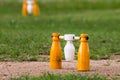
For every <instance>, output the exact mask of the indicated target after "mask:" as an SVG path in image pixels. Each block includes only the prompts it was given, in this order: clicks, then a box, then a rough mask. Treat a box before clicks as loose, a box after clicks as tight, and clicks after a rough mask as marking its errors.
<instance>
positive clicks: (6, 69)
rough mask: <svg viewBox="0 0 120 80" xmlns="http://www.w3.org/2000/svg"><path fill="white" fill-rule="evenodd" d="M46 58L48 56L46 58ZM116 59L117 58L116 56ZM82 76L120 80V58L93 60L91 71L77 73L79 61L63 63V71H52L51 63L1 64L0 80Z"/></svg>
mask: <svg viewBox="0 0 120 80" xmlns="http://www.w3.org/2000/svg"><path fill="white" fill-rule="evenodd" d="M45 57H46V56H45ZM115 57H116V56H115ZM47 72H49V73H60V74H67V73H73V74H77V73H79V74H82V75H84V74H85V75H86V74H87V75H90V76H91V75H93V74H98V75H100V76H105V77H108V78H109V79H112V78H116V79H120V56H119V57H118V56H117V58H113V59H112V60H91V61H90V71H87V72H79V71H77V61H76V60H75V61H72V62H66V61H63V62H62V69H50V68H49V62H0V80H7V79H9V78H11V77H12V78H14V77H19V76H22V75H29V76H40V75H42V74H44V73H47Z"/></svg>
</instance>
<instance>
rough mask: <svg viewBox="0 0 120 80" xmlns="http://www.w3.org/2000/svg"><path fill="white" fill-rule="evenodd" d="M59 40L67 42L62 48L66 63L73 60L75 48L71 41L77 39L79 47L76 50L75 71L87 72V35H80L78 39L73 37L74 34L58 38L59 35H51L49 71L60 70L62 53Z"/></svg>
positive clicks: (88, 57) (88, 56) (88, 62)
mask: <svg viewBox="0 0 120 80" xmlns="http://www.w3.org/2000/svg"><path fill="white" fill-rule="evenodd" d="M60 39H64V40H66V41H67V43H66V45H65V47H64V53H65V59H66V61H72V60H74V53H75V47H74V45H73V42H72V41H73V40H75V39H79V40H80V42H81V43H80V45H79V49H78V64H77V70H79V71H88V70H89V69H90V66H89V65H90V55H89V46H88V35H87V34H81V35H80V37H75V35H74V34H66V35H64V36H60V34H59V33H53V34H52V46H51V50H50V68H51V69H61V68H62V51H61V46H60Z"/></svg>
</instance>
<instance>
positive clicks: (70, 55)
mask: <svg viewBox="0 0 120 80" xmlns="http://www.w3.org/2000/svg"><path fill="white" fill-rule="evenodd" d="M74 38H75V35H74V34H65V35H64V39H65V40H66V41H67V43H66V45H65V47H64V55H65V60H66V61H73V60H74V55H75V47H74V45H73V40H74Z"/></svg>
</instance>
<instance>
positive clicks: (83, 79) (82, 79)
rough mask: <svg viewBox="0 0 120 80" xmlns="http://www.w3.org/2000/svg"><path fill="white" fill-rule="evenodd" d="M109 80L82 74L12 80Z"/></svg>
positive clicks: (46, 75)
mask: <svg viewBox="0 0 120 80" xmlns="http://www.w3.org/2000/svg"><path fill="white" fill-rule="evenodd" d="M74 79H75V80H107V78H105V77H100V76H98V75H94V76H92V77H88V76H81V75H80V74H77V75H74V74H69V75H59V74H57V75H54V74H50V73H48V74H44V75H42V76H40V77H29V76H22V77H20V78H14V79H12V80H74Z"/></svg>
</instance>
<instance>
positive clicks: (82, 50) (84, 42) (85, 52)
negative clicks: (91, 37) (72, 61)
mask: <svg viewBox="0 0 120 80" xmlns="http://www.w3.org/2000/svg"><path fill="white" fill-rule="evenodd" d="M80 41H81V44H80V46H79V50H78V71H88V70H89V69H90V53H89V46H88V35H87V34H81V35H80Z"/></svg>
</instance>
